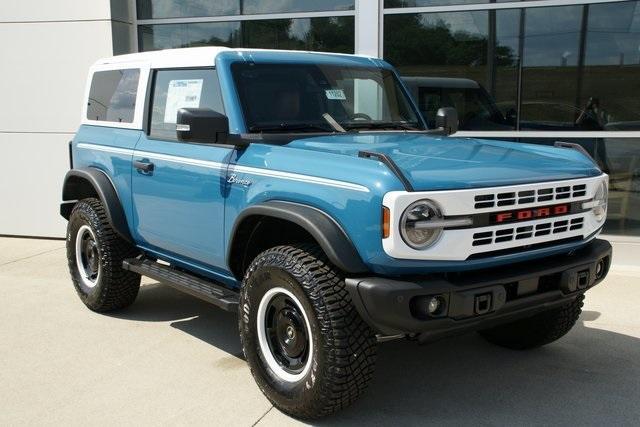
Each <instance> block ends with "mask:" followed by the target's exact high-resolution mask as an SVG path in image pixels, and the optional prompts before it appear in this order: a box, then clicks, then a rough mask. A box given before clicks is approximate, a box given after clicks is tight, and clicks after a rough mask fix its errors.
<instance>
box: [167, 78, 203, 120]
mask: <svg viewBox="0 0 640 427" xmlns="http://www.w3.org/2000/svg"><path fill="white" fill-rule="evenodd" d="M202 82H203V80H202V79H190V80H171V81H170V82H169V90H168V91H167V105H166V107H165V109H164V122H165V123H175V122H176V118H177V116H178V110H179V109H180V108H198V107H199V106H200V96H201V95H202Z"/></svg>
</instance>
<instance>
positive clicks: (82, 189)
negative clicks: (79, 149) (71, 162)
mask: <svg viewBox="0 0 640 427" xmlns="http://www.w3.org/2000/svg"><path fill="white" fill-rule="evenodd" d="M87 186H91V188H88V187H87ZM91 189H93V192H94V193H95V194H96V195H97V197H98V198H99V199H100V201H101V202H102V205H103V206H104V209H105V211H106V214H107V220H108V221H109V224H111V227H113V229H114V230H115V232H116V233H118V235H119V236H120V237H122V238H123V239H124V240H126V241H127V242H129V243H133V238H132V237H131V232H130V231H129V225H128V224H127V218H126V216H125V214H124V210H123V209H122V204H121V203H120V198H119V197H118V193H117V192H116V189H115V188H114V186H113V183H112V182H111V180H110V179H109V177H108V176H107V174H106V173H104V172H103V171H101V170H100V169H96V168H91V167H89V168H81V169H71V170H70V171H69V172H67V174H66V175H65V177H64V181H63V184H62V200H63V202H62V203H61V204H60V215H62V216H63V217H64V218H65V219H67V220H68V219H69V217H70V216H71V210H72V209H73V206H74V205H75V204H76V202H77V201H78V200H80V199H83V198H86V197H89V196H90V195H92V194H91V193H92V192H91V191H90V190H91Z"/></svg>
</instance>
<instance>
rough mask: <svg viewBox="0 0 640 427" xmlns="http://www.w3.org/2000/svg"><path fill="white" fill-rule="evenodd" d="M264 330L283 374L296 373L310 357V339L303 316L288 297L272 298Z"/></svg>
mask: <svg viewBox="0 0 640 427" xmlns="http://www.w3.org/2000/svg"><path fill="white" fill-rule="evenodd" d="M265 330H266V333H267V341H268V343H269V349H270V350H271V354H272V355H273V357H274V358H275V360H276V362H277V363H278V364H279V365H280V367H282V369H284V370H285V371H287V372H289V373H291V374H298V373H300V372H302V370H303V369H304V367H305V365H306V363H307V358H308V357H309V337H308V335H307V329H306V327H305V320H304V316H303V314H302V313H301V311H300V309H299V308H298V306H297V305H296V304H295V303H294V301H293V300H291V298H289V297H288V296H287V295H284V294H279V295H276V296H275V297H274V298H272V299H271V301H270V302H269V305H268V306H267V310H266V316H265Z"/></svg>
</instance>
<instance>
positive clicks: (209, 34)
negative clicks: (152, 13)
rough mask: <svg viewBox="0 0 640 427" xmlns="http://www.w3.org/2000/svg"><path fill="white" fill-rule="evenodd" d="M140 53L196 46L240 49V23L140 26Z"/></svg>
mask: <svg viewBox="0 0 640 427" xmlns="http://www.w3.org/2000/svg"><path fill="white" fill-rule="evenodd" d="M138 37H139V43H138V44H139V48H140V51H145V50H157V49H171V48H180V47H196V46H227V47H239V46H240V43H239V37H240V22H212V23H204V24H162V25H140V26H139V27H138Z"/></svg>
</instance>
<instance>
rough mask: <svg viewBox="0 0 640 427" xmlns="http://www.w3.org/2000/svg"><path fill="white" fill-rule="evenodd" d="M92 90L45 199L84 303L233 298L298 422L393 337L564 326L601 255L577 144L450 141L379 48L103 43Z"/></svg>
mask: <svg viewBox="0 0 640 427" xmlns="http://www.w3.org/2000/svg"><path fill="white" fill-rule="evenodd" d="M85 101H86V102H85V104H84V110H83V114H82V124H81V126H80V128H79V130H78V132H77V134H76V135H75V137H74V139H73V141H72V142H71V143H70V153H69V154H70V161H71V170H70V171H69V172H68V173H67V175H66V177H65V180H64V184H63V190H62V204H61V207H60V212H61V214H62V216H63V217H64V218H66V219H67V220H68V221H69V223H68V231H67V256H68V263H69V269H70V272H71V278H72V280H73V283H74V285H75V288H76V290H77V293H78V295H79V296H80V299H81V300H82V302H84V304H85V305H86V306H87V307H88V308H90V309H91V310H94V311H97V312H106V311H110V310H115V309H121V308H124V307H127V306H129V305H130V304H132V303H133V302H134V300H135V298H136V295H137V294H138V289H139V287H140V276H141V275H144V276H148V277H150V278H152V279H154V280H157V281H159V282H162V283H166V284H168V285H170V286H173V287H175V288H177V289H179V290H182V291H184V292H187V293H189V294H192V295H194V296H196V297H200V298H202V299H204V300H206V301H209V302H211V303H213V304H214V305H216V306H218V307H220V308H222V309H224V310H230V311H234V312H237V313H238V321H239V327H240V328H239V329H240V338H241V342H242V348H243V351H244V355H245V357H246V360H247V363H248V365H249V367H250V369H251V372H252V374H253V376H254V378H255V380H256V382H257V384H258V386H259V387H260V389H261V390H262V391H263V392H264V394H265V395H266V396H267V397H268V398H269V399H270V400H271V401H272V402H273V404H274V405H275V406H276V407H278V408H279V409H281V410H282V411H284V412H286V413H289V414H292V415H295V416H298V417H304V418H311V417H319V416H323V415H326V414H329V413H332V412H335V411H337V410H339V409H341V408H343V407H345V406H346V405H348V404H350V403H351V402H352V401H354V400H355V399H356V398H357V397H358V396H359V395H360V394H361V393H362V391H363V390H364V389H365V387H366V385H367V383H368V382H369V381H370V380H371V378H372V375H373V370H374V363H375V358H376V347H377V344H378V342H382V341H385V340H388V339H392V338H403V337H404V338H408V339H413V340H416V341H418V342H428V341H433V340H436V339H439V338H442V337H445V336H449V335H454V334H459V333H464V332H468V331H478V332H479V333H480V334H481V335H482V336H483V337H484V338H486V339H487V340H488V341H490V342H492V343H495V344H497V345H501V346H504V347H508V348H513V349H528V348H533V347H537V346H541V345H544V344H547V343H550V342H552V341H554V340H557V339H558V338H560V337H562V336H563V335H564V334H566V333H567V332H568V331H569V330H570V329H571V328H572V326H573V325H574V323H575V322H576V320H577V318H578V316H579V315H580V312H581V307H582V301H583V298H584V293H585V292H586V291H587V290H588V289H590V288H591V287H592V286H594V285H596V284H597V283H598V282H600V281H601V280H602V279H603V278H604V277H605V275H606V274H607V272H608V269H609V266H610V264H611V246H610V245H609V243H608V242H606V241H603V240H599V239H597V238H596V236H597V235H598V233H599V232H600V231H601V229H602V226H603V224H604V220H605V217H606V207H607V179H608V177H607V175H606V174H604V173H603V172H602V171H601V170H600V169H599V168H598V167H597V166H596V165H595V164H594V163H593V161H592V160H591V158H590V157H589V156H588V155H587V154H586V153H585V152H583V151H581V150H579V147H576V146H572V145H571V144H560V145H561V146H558V147H553V146H541V145H529V144H517V143H509V142H501V141H488V140H478V139H470V138H456V137H452V136H450V134H451V133H453V132H455V130H456V129H457V123H458V119H457V113H456V111H455V110H454V109H451V108H443V109H441V110H440V111H438V113H437V118H436V125H437V128H436V129H427V127H426V125H425V123H424V121H423V119H422V118H421V116H420V114H419V112H418V109H417V108H416V105H415V103H414V101H413V100H412V99H411V97H410V96H409V95H408V92H407V89H406V88H405V86H404V85H403V83H402V82H401V80H400V79H399V76H398V74H397V73H396V71H395V70H394V69H393V67H391V66H390V65H389V64H387V63H386V62H384V61H382V60H379V59H376V58H370V57H361V56H353V55H341V54H327V53H312V52H286V51H268V50H251V49H227V48H217V47H203V48H191V49H177V50H165V51H158V52H149V53H139V54H131V55H124V56H117V57H114V58H108V59H103V60H100V61H98V62H97V63H96V64H94V65H93V66H92V68H91V70H90V73H89V79H88V83H87V88H86V100H85ZM211 327H212V328H214V327H216V325H211Z"/></svg>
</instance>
